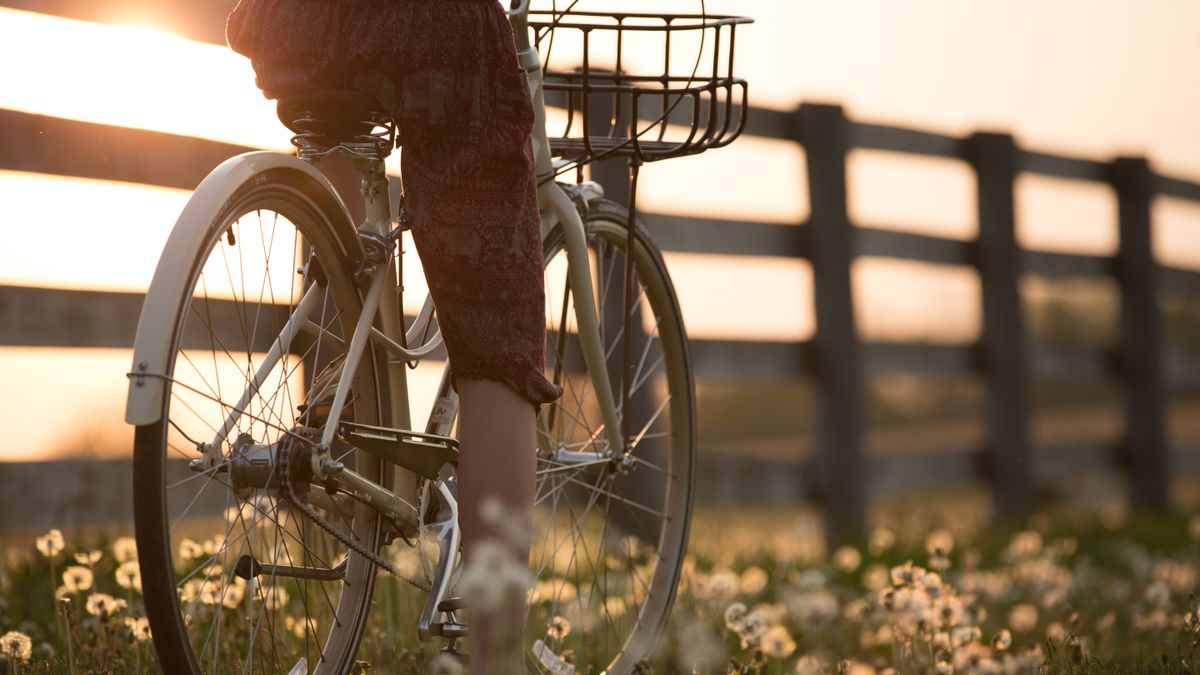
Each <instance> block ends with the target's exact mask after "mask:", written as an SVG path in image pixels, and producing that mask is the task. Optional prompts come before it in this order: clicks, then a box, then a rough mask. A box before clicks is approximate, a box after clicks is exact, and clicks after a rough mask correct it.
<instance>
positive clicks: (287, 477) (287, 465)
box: [279, 448, 430, 593]
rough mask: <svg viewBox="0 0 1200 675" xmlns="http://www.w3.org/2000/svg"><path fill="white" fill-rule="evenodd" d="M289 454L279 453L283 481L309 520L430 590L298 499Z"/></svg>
mask: <svg viewBox="0 0 1200 675" xmlns="http://www.w3.org/2000/svg"><path fill="white" fill-rule="evenodd" d="M289 455H291V451H290V449H289V448H285V449H284V451H283V452H280V453H279V461H280V463H282V464H283V483H284V485H286V486H287V491H288V501H290V502H291V503H292V504H293V505H295V506H296V508H298V509H300V512H301V513H303V514H304V515H305V516H306V517H308V519H309V520H311V521H313V522H314V523H316V525H317V526H318V527H320V528H321V529H322V530H325V531H326V532H328V533H329V534H330V535H332V536H333V537H334V538H335V539H337V540H338V541H340V542H342V543H343V544H345V545H346V546H348V547H350V548H351V549H354V551H355V552H356V553H358V554H359V555H361V556H362V557H364V558H366V559H367V560H368V561H370V562H371V564H373V565H375V566H376V567H381V568H383V569H384V570H387V571H388V572H390V573H391V574H392V575H393V576H395V577H397V578H398V579H401V580H403V581H405V582H406V583H408V584H409V585H410V586H412V587H413V588H417V589H420V590H422V591H425V592H426V593H428V592H430V586H429V583H428V582H426V581H425V580H418V579H415V578H410V577H407V576H405V575H403V574H401V573H400V570H397V569H396V567H395V566H394V565H392V564H391V563H390V562H388V561H386V560H384V559H383V558H381V557H380V556H379V555H378V554H377V553H375V552H374V551H371V550H370V549H368V548H367V547H366V546H363V545H362V544H361V543H359V542H358V541H355V540H354V539H352V538H350V537H349V536H347V535H345V534H342V532H341V531H339V530H338V529H337V527H335V526H334V525H333V524H332V523H330V522H329V521H327V520H325V519H324V518H322V517H321V514H319V513H317V512H316V509H314V508H313V507H311V506H309V505H308V504H305V503H304V502H303V501H301V500H299V499H297V498H296V490H295V486H294V485H293V484H292V475H291V470H292V465H291V462H289V461H288V456H289Z"/></svg>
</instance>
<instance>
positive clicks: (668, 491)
mask: <svg viewBox="0 0 1200 675" xmlns="http://www.w3.org/2000/svg"><path fill="white" fill-rule="evenodd" d="M627 218H628V216H627V213H626V211H625V210H624V209H623V208H621V207H619V206H617V205H615V204H612V203H611V202H601V203H598V204H593V205H591V209H590V212H589V215H588V218H587V221H586V225H587V236H588V241H589V255H590V257H591V261H592V266H593V274H592V280H593V285H594V293H593V297H594V299H595V300H596V302H597V307H598V315H599V318H600V324H601V326H600V328H601V330H600V332H601V337H602V338H603V343H604V346H605V354H606V357H607V363H608V370H609V374H610V377H611V378H612V382H613V390H614V395H615V397H616V402H617V405H618V407H620V406H621V405H622V404H621V401H622V399H623V396H622V388H623V387H629V388H630V391H631V394H630V397H629V398H630V405H629V409H630V413H629V414H628V415H626V414H625V413H624V411H620V410H619V411H618V412H619V416H620V417H621V418H622V421H623V423H626V424H628V427H627V428H628V434H629V438H631V439H632V440H631V442H630V446H631V451H630V453H629V455H628V459H626V460H625V461H624V462H623V463H621V462H617V463H614V462H612V461H605V460H604V457H606V456H607V455H606V453H608V451H609V448H608V447H607V442H606V438H605V434H604V433H603V426H602V421H601V418H600V413H599V408H598V406H597V404H596V401H595V395H594V394H595V392H594V390H593V388H592V387H591V384H590V381H589V380H588V378H587V377H586V375H585V372H584V366H583V362H582V355H581V352H580V348H579V344H578V338H577V334H578V331H577V327H576V323H575V317H574V307H573V301H572V295H571V292H570V289H569V288H568V286H567V283H566V273H565V272H566V260H565V258H566V254H565V251H564V250H563V243H562V233H561V230H559V229H556V230H555V231H554V232H552V233H551V235H550V236H549V237H548V238H547V242H546V252H547V270H546V278H547V287H546V301H547V303H546V304H547V326H548V344H549V346H548V349H547V371H548V373H551V374H553V378H554V380H555V382H556V383H557V384H560V385H561V386H562V387H563V388H564V394H563V396H562V398H561V399H560V400H559V401H556V402H555V403H554V404H552V405H547V406H546V407H545V408H544V409H543V411H542V415H541V417H540V418H539V420H538V422H539V429H538V434H539V445H540V446H541V447H540V449H539V459H538V477H537V491H536V496H535V507H534V537H533V539H534V541H533V546H532V549H531V555H530V564H531V569H532V571H533V572H534V575H535V576H534V580H535V581H534V586H533V588H532V590H531V593H530V596H529V598H528V600H529V602H528V612H529V614H528V619H527V623H526V643H527V646H528V649H529V659H528V661H529V662H530V663H531V664H533V666H534V668H535V670H540V671H541V672H547V673H549V672H561V671H558V670H556V664H557V663H559V662H560V661H561V660H562V659H564V656H565V655H566V654H567V653H568V652H570V653H571V654H573V656H571V657H570V658H571V659H572V662H573V663H574V665H575V668H576V672H589V671H590V672H609V673H628V672H632V670H633V669H634V667H635V665H636V664H637V662H638V661H639V660H641V659H643V658H645V657H647V656H649V655H650V653H651V651H652V650H653V648H654V646H655V645H656V643H657V641H658V638H659V637H660V636H661V633H662V630H663V628H664V626H665V624H666V620H667V618H668V615H669V613H670V609H671V606H672V604H673V602H674V598H675V591H676V588H677V585H678V581H679V572H680V567H681V564H682V561H683V556H684V553H685V550H686V548H687V535H688V527H689V521H690V511H691V502H692V486H693V482H694V481H693V476H694V453H695V449H694V443H695V414H694V413H695V395H694V391H693V383H692V375H691V369H690V363H689V356H688V348H687V338H686V335H685V332H684V328H683V323H682V317H681V314H680V311H679V306H678V301H677V300H676V297H675V293H674V289H673V287H672V285H671V282H670V279H669V277H668V275H667V271H666V267H665V265H664V264H663V261H662V258H661V255H660V254H659V253H658V252H657V250H656V249H655V248H654V246H653V244H652V243H651V242H650V240H649V239H648V238H647V237H646V236H645V234H644V232H642V231H640V230H639V231H638V234H637V236H636V240H635V241H636V245H635V255H634V256H633V259H634V267H635V275H634V284H635V285H634V288H635V292H634V294H633V299H632V307H633V311H632V313H631V317H632V318H631V321H630V323H629V325H630V326H632V330H630V331H629V336H630V339H631V340H632V344H631V346H630V347H631V348H630V350H629V352H630V361H629V362H628V363H629V365H630V372H629V373H628V374H627V376H625V377H622V371H623V370H624V368H623V364H624V363H625V360H624V359H625V358H626V357H625V352H624V345H623V339H624V338H625V336H626V331H625V328H624V327H623V325H622V323H623V322H622V321H621V315H622V313H623V312H622V309H623V306H624V301H625V298H624V286H623V279H624V274H625V263H624V251H625V247H626V245H627V241H628V239H627V233H628V230H627V227H626V222H627ZM626 417H628V420H625V419H624V418H626ZM563 451H569V452H571V453H583V454H575V455H573V458H572V461H571V462H566V461H556V459H555V457H556V456H557V457H565V456H566V455H556V454H555V453H556V452H557V453H561V452H563ZM616 454H617V456H619V455H620V454H621V453H619V452H618V453H616ZM591 455H594V457H595V460H594V461H590V456H591Z"/></svg>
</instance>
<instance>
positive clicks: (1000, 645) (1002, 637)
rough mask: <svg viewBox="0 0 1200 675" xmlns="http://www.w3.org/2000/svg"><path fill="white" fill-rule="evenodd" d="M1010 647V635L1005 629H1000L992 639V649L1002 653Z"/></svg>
mask: <svg viewBox="0 0 1200 675" xmlns="http://www.w3.org/2000/svg"><path fill="white" fill-rule="evenodd" d="M1011 646H1012V633H1010V632H1008V629H1007V628H1001V629H1000V632H999V633H996V635H995V637H993V638H992V649H995V650H996V651H998V652H1002V651H1004V650H1005V649H1008V648H1009V647H1011Z"/></svg>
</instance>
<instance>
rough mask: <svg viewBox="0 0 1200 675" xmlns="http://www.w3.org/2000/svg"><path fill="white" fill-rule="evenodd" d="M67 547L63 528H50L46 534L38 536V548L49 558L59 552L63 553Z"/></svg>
mask: <svg viewBox="0 0 1200 675" xmlns="http://www.w3.org/2000/svg"><path fill="white" fill-rule="evenodd" d="M65 547H66V542H65V541H63V533H62V530H59V529H57V528H56V529H53V530H50V531H49V532H47V533H46V534H45V535H44V536H41V537H38V538H37V550H38V551H40V552H41V554H42V555H44V556H46V557H47V558H53V557H54V556H56V555H58V554H59V553H62V550H63V548H65Z"/></svg>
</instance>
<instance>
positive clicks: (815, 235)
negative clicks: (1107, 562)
mask: <svg viewBox="0 0 1200 675" xmlns="http://www.w3.org/2000/svg"><path fill="white" fill-rule="evenodd" d="M0 129H3V130H4V142H3V143H0V170H15V171H28V172H35V173H43V174H55V175H60V176H76V177H85V178H99V179H107V180H115V181H128V182H134V183H141V184H146V185H154V186H163V187H173V188H185V189H190V188H191V187H193V186H194V185H195V184H196V183H197V182H199V180H200V179H201V178H202V177H203V176H204V175H205V174H206V173H207V172H208V171H209V170H210V169H211V168H212V167H213V166H215V165H216V164H217V163H218V162H219V161H221V160H223V159H225V158H227V157H229V156H231V155H233V154H236V153H238V152H242V151H245V150H248V149H249V148H243V147H239V146H235V145H229V144H224V143H216V142H212V141H206V140H202V139H196V138H189V137H182V136H175V135H171V134H163V133H158V132H150V131H141V130H134V129H125V128H118V127H110V126H104V125H98V124H90V123H84V122H77V121H70V120H64V119H57V118H50V117H44V116H39V115H31V114H26V113H20V112H14V111H4V110H0ZM746 133H747V134H748V135H755V136H760V137H765V138H772V139H784V140H789V141H794V142H796V143H800V144H802V145H803V146H804V150H805V157H806V162H807V168H808V171H807V175H808V185H807V186H797V189H798V190H805V191H807V192H808V194H809V196H810V204H811V210H810V216H809V218H808V219H807V221H806V222H804V223H797V224H793V225H780V224H769V223H761V222H744V221H737V222H733V221H724V220H715V219H702V218H683V217H677V216H671V215H667V214H655V213H650V214H644V220H645V221H646V222H647V225H648V227H649V228H650V230H651V232H652V234H653V235H654V237H655V238H656V239H657V241H658V242H659V243H660V245H661V246H662V247H663V248H664V249H665V250H667V251H676V252H691V253H713V254H722V255H740V256H790V257H796V258H804V259H807V260H808V261H809V262H810V263H811V265H812V270H813V279H814V289H815V298H814V307H815V316H816V326H817V328H816V333H815V336H814V337H813V339H812V340H810V341H804V342H754V341H730V340H706V339H699V340H693V343H692V344H693V349H694V352H695V357H696V359H695V361H696V370H697V375H698V377H699V378H701V379H702V380H703V379H710V380H736V381H738V382H746V383H752V382H754V381H762V380H780V379H785V380H791V379H798V378H812V379H813V381H814V382H815V384H816V388H817V391H818V392H819V403H820V411H821V412H820V416H819V417H820V421H821V424H820V430H819V432H820V433H819V443H818V452H817V453H815V459H814V460H813V461H812V462H810V463H803V464H799V465H797V467H798V468H796V469H795V471H794V472H792V473H787V474H780V473H779V472H778V471H774V472H771V476H770V480H771V481H774V482H775V483H779V482H780V481H783V482H784V483H785V484H786V485H788V486H790V488H791V489H790V490H788V491H787V494H790V495H794V496H796V497H797V498H799V497H805V498H809V499H813V500H815V501H817V502H818V503H820V504H821V505H822V506H823V508H824V513H825V519H826V525H827V534H828V535H829V537H830V539H831V541H841V540H844V539H847V538H851V537H853V536H855V535H856V534H857V533H860V532H861V531H862V528H863V526H864V524H865V519H866V511H867V507H868V504H869V502H870V500H871V499H872V497H873V496H874V495H875V494H876V493H877V492H878V488H879V486H880V485H882V484H885V483H886V484H887V485H888V486H889V487H890V488H892V489H894V488H903V487H906V486H908V487H919V486H925V485H928V484H929V482H930V478H931V477H935V478H936V479H937V482H938V483H939V484H953V483H956V482H963V481H969V480H983V481H986V483H987V484H988V485H989V486H990V487H991V490H992V494H993V495H994V500H993V501H994V506H995V513H996V515H997V517H999V518H1002V519H1014V518H1020V517H1022V516H1024V515H1026V514H1028V513H1029V512H1030V511H1031V510H1032V509H1033V508H1034V507H1035V506H1036V503H1035V502H1036V494H1037V488H1038V485H1039V482H1041V481H1045V480H1047V479H1048V478H1052V477H1054V476H1053V474H1054V473H1055V470H1053V469H1047V467H1059V468H1058V470H1057V472H1058V473H1059V474H1062V473H1067V472H1070V471H1072V470H1075V468H1076V467H1077V466H1080V465H1081V464H1082V465H1086V466H1088V467H1090V468H1101V467H1109V468H1112V467H1116V468H1121V469H1124V470H1125V473H1126V475H1127V476H1128V484H1129V494H1130V497H1131V501H1132V504H1133V505H1134V506H1135V507H1137V508H1139V509H1145V510H1154V509H1161V508H1164V507H1165V506H1166V499H1167V494H1168V483H1169V478H1170V477H1171V475H1172V473H1173V472H1175V471H1197V470H1200V461H1198V460H1200V453H1197V452H1191V451H1188V450H1187V449H1184V448H1176V449H1174V450H1173V449H1172V448H1170V447H1169V446H1168V442H1167V436H1166V432H1165V428H1164V414H1165V410H1166V396H1167V382H1166V379H1165V372H1164V371H1165V367H1164V359H1165V358H1166V357H1165V356H1164V354H1167V353H1168V352H1167V351H1166V349H1165V347H1164V344H1163V336H1162V331H1161V328H1160V324H1161V317H1160V314H1159V309H1158V307H1159V305H1158V298H1159V294H1160V292H1188V293H1190V292H1200V272H1196V271H1188V270H1181V269H1173V268H1168V267H1163V266H1160V265H1158V264H1156V262H1155V260H1154V258H1153V256H1152V251H1151V225H1152V223H1151V218H1150V204H1151V199H1152V198H1153V197H1154V196H1155V195H1165V196H1171V197H1175V198H1179V199H1184V200H1190V201H1195V202H1200V184H1196V183H1193V182H1188V181H1184V180H1180V179H1176V178H1171V177H1166V176H1161V175H1158V174H1156V173H1154V172H1153V171H1152V169H1151V167H1150V165H1149V164H1148V162H1147V161H1146V160H1145V159H1143V158H1134V157H1122V158H1118V159H1116V160H1115V161H1113V162H1096V161H1090V160H1083V159H1076V158H1070V157H1062V156H1056V155H1050V154H1045V153H1040V152H1035V151H1031V150H1025V149H1021V148H1019V147H1018V146H1017V144H1016V143H1015V142H1014V140H1013V138H1012V137H1011V136H1008V135H1004V134H995V133H977V134H974V135H972V136H970V137H967V138H958V137H953V136H947V135H941V134H935V133H928V132H923V131H915V130H911V129H904V128H897V127H891V126H884V125H879V124H869V123H862V122H856V121H852V120H849V119H847V118H846V116H845V114H844V113H843V111H842V109H841V108H840V107H838V106H832V105H816V104H805V105H802V106H800V107H799V108H798V109H797V110H795V111H793V112H781V111H773V110H765V109H752V110H751V111H750V112H749V124H748V127H747V132H746ZM854 148H860V149H870V150H883V151H889V152H896V153H904V154H909V155H920V156H926V157H940V158H950V159H957V160H962V161H965V162H967V163H968V164H969V165H970V167H972V169H973V170H974V173H975V177H976V181H977V186H978V207H977V208H978V237H977V238H976V239H975V240H972V241H961V240H955V239H945V238H939V237H931V236H924V235H916V234H908V233H903V232H896V231H888V230H884V229H879V228H872V227H865V226H861V225H858V224H855V223H852V222H851V219H850V216H849V210H848V205H847V193H846V156H847V152H848V151H850V150H851V149H854ZM1021 173H1030V174H1037V175H1042V176H1052V177H1056V178H1065V179H1070V180H1077V181H1087V182H1092V183H1099V184H1103V185H1108V186H1111V187H1112V188H1113V190H1115V193H1116V195H1117V199H1118V204H1119V209H1118V213H1119V233H1120V247H1119V251H1118V252H1117V254H1116V255H1115V256H1112V257H1098V256H1086V255H1075V254H1067V253H1050V252H1040V251H1028V250H1022V249H1021V248H1020V247H1019V246H1018V245H1017V241H1016V236H1015V226H1014V221H1015V216H1014V180H1015V179H1016V177H1017V176H1018V175H1019V174H1021ZM601 174H602V175H603V176H607V177H608V179H609V182H610V183H612V187H613V190H614V191H615V192H618V193H619V191H620V188H619V185H617V184H616V183H617V182H619V181H614V180H612V179H613V176H614V174H613V172H611V171H608V172H607V173H606V172H605V171H603V170H602V171H601ZM9 226H10V227H21V226H24V225H22V224H10V225H9ZM858 256H873V257H884V258H899V259H904V260H914V261H921V262H926V263H933V264H937V265H948V266H960V267H968V268H972V269H974V270H976V271H977V273H978V275H979V278H980V280H981V283H980V288H981V291H982V297H981V304H982V308H983V328H982V331H981V335H982V337H981V339H980V340H979V341H978V342H977V343H973V344H925V343H904V342H871V343H868V342H864V341H863V340H862V339H860V337H859V332H858V330H857V328H856V321H855V308H854V303H853V300H852V298H853V293H852V287H851V274H850V270H851V263H852V261H853V260H854V259H855V257H858ZM1024 274H1031V275H1038V276H1042V277H1049V278H1063V277H1105V276H1107V277H1112V278H1114V279H1115V280H1116V283H1117V284H1118V285H1119V288H1120V303H1121V314H1120V331H1119V339H1118V340H1117V343H1116V344H1115V345H1114V346H1113V347H1112V349H1110V350H1094V351H1079V352H1074V353H1062V352H1060V351H1056V350H1054V349H1048V348H1044V347H1042V346H1039V345H1033V344H1030V341H1029V340H1028V339H1027V337H1026V335H1027V334H1026V330H1025V327H1024V321H1023V318H1022V311H1021V299H1020V294H1019V290H1018V284H1019V281H1020V279H1021V277H1022V275H1024ZM140 304H141V296H140V295H139V294H132V293H110V292H93V291H68V290H54V289H31V288H20V287H0V346H40V347H118V348H127V347H130V346H131V345H132V338H133V332H134V328H135V324H136V316H137V313H138V309H139V308H140ZM796 311H800V308H799V307H797V308H796ZM1179 363H1180V364H1182V365H1184V366H1186V370H1188V371H1194V370H1195V368H1194V366H1195V364H1194V362H1193V361H1191V360H1189V359H1188V358H1187V357H1184V358H1182V359H1180V360H1179ZM898 372H905V373H915V374H927V375H971V374H975V375H977V376H979V377H980V378H981V379H982V381H984V382H985V383H986V385H985V387H986V396H985V411H984V412H985V420H986V428H987V433H986V443H985V447H984V448H982V449H980V450H979V451H977V452H971V453H964V454H962V455H961V456H956V457H955V458H954V459H952V460H949V461H948V460H946V459H945V458H942V457H934V458H930V457H919V456H914V457H894V458H886V459H881V460H869V459H868V457H867V456H866V454H865V453H864V429H865V427H866V413H865V406H864V403H865V400H864V399H865V391H866V385H867V382H868V380H869V378H872V377H876V376H879V375H882V374H890V373H898ZM1047 372H1054V373H1056V374H1059V375H1063V374H1065V375H1069V376H1078V377H1082V378H1093V379H1094V378H1097V377H1098V378H1118V379H1120V381H1121V382H1122V383H1123V387H1122V390H1123V397H1124V400H1125V407H1124V417H1125V419H1124V428H1125V433H1124V438H1123V440H1122V441H1121V442H1120V443H1119V446H1118V447H1115V448H1082V449H1074V450H1073V451H1071V452H1070V453H1068V454H1065V455H1064V454H1062V453H1059V454H1057V455H1054V456H1051V454H1050V453H1048V452H1045V450H1046V449H1041V448H1035V447H1034V446H1033V443H1032V441H1031V434H1030V407H1031V406H1030V400H1029V391H1030V381H1031V378H1032V377H1033V376H1034V375H1035V374H1038V375H1041V374H1045V373H1047ZM1186 379H1188V380H1190V381H1191V382H1185V383H1184V384H1191V383H1194V382H1195V381H1200V380H1195V379H1194V378H1186ZM751 386H752V385H751ZM1072 453H1073V454H1072ZM704 462H705V457H701V466H703V465H704ZM94 464H96V463H78V462H77V463H61V464H58V465H56V467H55V469H54V471H55V475H56V477H58V480H55V481H53V482H55V483H58V484H60V485H61V484H65V485H77V486H78V490H77V491H75V492H70V493H69V494H65V495H59V497H60V499H59V500H58V501H59V502H62V503H65V504H70V505H71V507H70V508H69V509H66V510H64V508H65V507H62V506H61V504H60V506H59V507H57V510H55V509H54V508H50V509H46V510H45V512H46V513H56V514H59V517H63V518H67V517H68V516H67V515H66V514H67V513H68V512H69V513H70V514H71V515H70V516H69V518H70V519H71V520H74V521H76V522H78V520H79V519H80V518H96V517H97V514H100V515H99V517H100V518H101V519H104V518H105V517H112V516H117V517H120V515H122V514H127V513H128V508H129V507H128V505H127V504H125V503H124V502H125V501H127V495H128V493H127V492H125V491H123V490H120V489H113V490H111V491H110V492H112V493H114V494H107V495H101V494H84V493H83V492H80V491H79V490H88V489H90V490H91V491H92V492H101V491H100V490H96V488H97V484H95V483H92V482H91V481H88V480H82V479H81V480H77V481H71V480H61V477H62V476H63V475H64V474H63V471H64V470H66V469H67V468H69V469H70V470H71V471H74V472H75V473H80V472H82V473H83V474H86V475H92V476H95V475H104V476H108V477H109V479H106V480H105V481H104V483H106V484H107V483H109V482H110V479H112V477H115V476H118V475H123V474H121V473H120V471H118V470H115V469H114V468H112V467H108V466H106V467H101V468H99V469H97V468H96V467H95V466H93V465H94ZM99 464H104V463H99ZM46 473H47V472H40V471H38V470H37V467H34V466H30V465H15V464H10V465H7V466H6V468H4V469H3V470H2V471H0V529H4V528H6V527H8V528H11V527H14V526H21V525H28V526H37V525H40V523H33V522H31V521H30V520H29V508H28V505H29V503H30V502H29V501H28V500H29V499H31V498H36V496H37V494H38V491H37V490H36V489H33V488H31V487H30V486H32V485H35V484H36V483H37V478H36V477H37V476H39V475H45V474H46ZM18 482H19V483H20V485H21V486H22V489H21V490H15V489H8V487H12V486H14V485H15V484H16V483H18ZM51 482H52V481H50V480H45V481H44V483H45V484H47V485H48V484H50V483H51ZM6 486H7V487H6ZM113 487H114V488H117V486H113ZM59 489H62V488H61V487H60V488H59ZM122 492H123V494H122ZM22 506H24V508H22ZM22 512H24V513H22Z"/></svg>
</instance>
